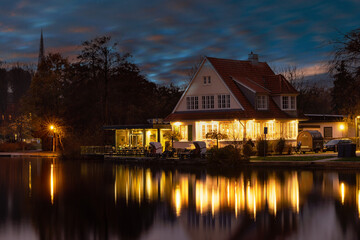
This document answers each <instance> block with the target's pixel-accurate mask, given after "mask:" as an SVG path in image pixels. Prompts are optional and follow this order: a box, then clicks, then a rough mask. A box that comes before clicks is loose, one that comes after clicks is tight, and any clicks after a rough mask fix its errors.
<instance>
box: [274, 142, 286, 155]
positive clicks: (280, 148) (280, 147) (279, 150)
mask: <svg viewBox="0 0 360 240" xmlns="http://www.w3.org/2000/svg"><path fill="white" fill-rule="evenodd" d="M284 148H285V139H284V138H280V139H279V140H278V141H277V142H276V144H275V152H276V153H278V154H280V155H281V154H282V153H283V151H284Z"/></svg>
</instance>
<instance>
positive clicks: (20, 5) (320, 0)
mask: <svg viewBox="0 0 360 240" xmlns="http://www.w3.org/2000/svg"><path fill="white" fill-rule="evenodd" d="M359 12H360V1H358V0H342V1H332V0H288V1H285V0H273V1H270V0H269V1H267V0H250V1H249V0H246V1H234V0H232V1H227V0H218V1H215V0H181V1H177V0H176V1H172V0H167V1H165V0H164V1H162V0H22V1H14V0H1V8H0V60H2V61H6V62H21V63H36V62H37V58H38V51H39V39H40V32H41V29H43V33H44V45H45V50H46V53H49V52H60V53H61V54H62V55H63V56H65V57H68V58H69V59H70V60H74V59H75V57H74V56H76V54H78V53H79V51H80V49H81V43H82V42H83V41H86V40H91V39H93V38H95V37H98V36H103V35H109V36H111V37H112V39H113V40H114V41H116V42H118V43H119V46H120V51H122V52H130V53H131V54H132V56H133V57H132V61H133V62H134V63H136V64H138V66H139V67H140V69H141V71H142V73H143V74H144V75H145V76H146V77H147V78H148V79H149V80H151V81H154V82H155V83H158V84H170V83H173V84H175V85H178V86H180V85H182V84H184V83H186V82H187V80H188V78H189V77H188V72H189V69H190V68H191V67H192V66H194V64H196V63H197V62H198V61H200V60H199V59H201V56H210V57H218V58H230V59H239V60H246V59H247V56H248V54H249V53H250V52H251V51H253V52H254V53H257V54H259V60H260V61H266V62H268V63H269V65H270V66H272V67H274V68H277V69H279V68H281V67H282V66H287V65H295V66H297V67H298V68H299V69H302V71H303V72H304V73H305V75H307V76H313V75H316V74H322V73H324V72H326V63H327V61H328V60H329V59H330V58H331V53H332V52H333V45H332V44H331V43H330V42H331V41H333V40H336V39H338V38H340V37H341V34H342V33H347V32H349V31H351V30H353V29H356V28H359V27H360V14H359Z"/></svg>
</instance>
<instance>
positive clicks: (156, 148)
mask: <svg viewBox="0 0 360 240" xmlns="http://www.w3.org/2000/svg"><path fill="white" fill-rule="evenodd" d="M162 149H163V148H162V146H161V143H159V142H150V145H149V153H148V156H149V157H160V156H161V154H162V152H163V150H162Z"/></svg>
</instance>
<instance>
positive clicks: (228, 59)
mask: <svg viewBox="0 0 360 240" xmlns="http://www.w3.org/2000/svg"><path fill="white" fill-rule="evenodd" d="M205 57H206V58H208V59H209V58H212V59H217V60H226V61H234V62H248V63H251V61H250V60H239V59H230V58H216V57H209V56H205ZM258 63H266V64H267V62H261V61H258Z"/></svg>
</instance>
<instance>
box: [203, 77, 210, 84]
mask: <svg viewBox="0 0 360 240" xmlns="http://www.w3.org/2000/svg"><path fill="white" fill-rule="evenodd" d="M203 83H204V85H210V84H211V76H203Z"/></svg>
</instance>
